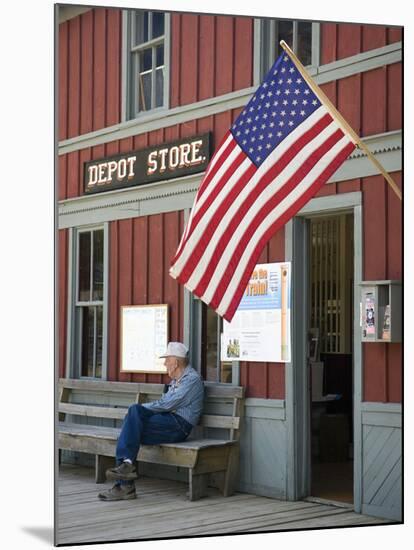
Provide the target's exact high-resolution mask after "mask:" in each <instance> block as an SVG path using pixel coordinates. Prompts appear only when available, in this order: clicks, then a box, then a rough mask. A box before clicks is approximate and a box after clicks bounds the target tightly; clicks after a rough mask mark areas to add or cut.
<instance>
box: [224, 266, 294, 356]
mask: <svg viewBox="0 0 414 550" xmlns="http://www.w3.org/2000/svg"><path fill="white" fill-rule="evenodd" d="M290 273H291V264H290V262H283V263H271V264H257V265H256V267H255V269H254V271H253V273H252V276H251V278H250V281H249V284H248V285H247V287H246V291H245V293H244V296H243V298H242V300H241V302H240V304H239V307H238V309H237V311H236V313H235V315H234V317H233V319H232V321H231V323H228V322H227V321H226V320H224V321H223V333H222V335H221V338H222V341H221V360H222V361H232V360H233V361H266V362H277V363H280V362H289V361H290V355H291V345H290Z"/></svg>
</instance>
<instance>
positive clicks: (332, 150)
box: [170, 53, 355, 322]
mask: <svg viewBox="0 0 414 550" xmlns="http://www.w3.org/2000/svg"><path fill="white" fill-rule="evenodd" d="M354 148H355V143H354V141H353V140H352V139H351V137H350V136H349V135H348V134H345V132H344V131H343V130H342V128H341V127H340V125H339V124H338V123H337V122H336V121H335V120H334V118H333V117H332V116H331V114H330V113H329V111H328V109H327V108H326V107H325V106H324V105H323V104H322V103H321V101H320V100H319V99H318V97H317V96H316V95H315V93H314V92H313V91H312V90H311V89H310V87H309V86H308V84H307V82H306V80H305V79H304V77H303V76H302V75H301V73H300V71H299V70H298V69H297V67H296V65H295V64H294V62H293V61H292V60H291V58H290V56H289V55H288V54H287V53H283V54H282V55H281V56H280V57H279V58H278V59H277V60H276V62H275V64H274V65H273V67H272V68H271V69H270V71H269V73H268V74H267V76H266V78H265V79H264V81H263V83H262V84H261V85H260V86H259V88H258V89H257V91H256V93H255V94H254V96H253V97H252V99H251V100H250V101H249V103H248V104H247V106H246V107H245V108H244V110H243V111H242V113H241V114H240V115H239V116H238V117H237V119H236V120H235V122H234V124H233V125H232V127H231V128H230V130H229V131H228V132H227V133H226V135H225V136H224V139H223V141H222V143H221V145H220V146H219V147H218V149H217V151H216V152H215V154H214V156H213V158H212V160H211V161H210V163H209V165H208V167H207V170H206V174H205V176H204V179H203V181H202V182H201V184H200V187H199V189H198V192H197V195H196V198H195V201H194V205H193V208H192V210H191V214H190V217H189V220H188V222H187V224H186V227H185V229H184V232H183V235H182V238H181V242H180V244H179V246H178V249H177V252H176V254H175V257H174V259H173V260H172V263H171V268H170V275H171V276H172V277H173V278H175V279H177V280H178V281H179V282H180V283H182V284H183V285H184V286H185V287H186V288H188V289H189V290H190V291H191V292H193V294H195V295H196V296H198V297H199V298H200V299H201V300H202V301H203V302H205V303H206V304H207V305H209V306H210V307H211V308H213V309H214V310H215V311H216V312H217V313H218V314H219V315H220V316H222V317H224V319H226V320H227V321H229V322H230V321H231V319H232V317H233V315H234V313H235V311H236V309H237V306H238V304H239V302H240V300H241V298H242V296H243V293H244V291H245V288H246V285H247V283H248V282H249V279H250V276H251V273H252V271H253V269H254V266H255V265H256V263H257V261H258V259H259V256H260V254H261V252H262V250H263V248H264V247H265V245H266V243H267V242H268V241H269V239H270V238H271V237H272V235H274V234H275V233H276V232H277V231H278V230H279V229H280V228H281V227H282V226H283V225H284V224H285V223H287V222H288V221H289V219H290V218H292V217H293V216H294V215H295V214H296V213H297V212H298V211H299V210H300V209H301V208H302V207H303V206H304V205H305V204H306V203H307V202H308V201H309V200H310V199H311V198H312V197H313V196H314V195H315V193H316V192H317V191H318V190H319V189H320V188H321V187H322V185H323V184H324V183H325V182H326V181H327V180H328V179H329V178H330V176H331V175H332V174H333V173H334V172H335V171H336V170H337V169H338V167H339V166H340V165H341V164H342V163H343V162H344V161H345V160H346V158H347V157H348V156H349V155H350V153H351V152H352V151H353V149H354Z"/></svg>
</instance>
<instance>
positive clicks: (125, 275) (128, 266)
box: [118, 219, 133, 382]
mask: <svg viewBox="0 0 414 550" xmlns="http://www.w3.org/2000/svg"><path fill="white" fill-rule="evenodd" d="M132 223H133V222H132V219H130V220H120V221H119V222H118V227H119V236H118V251H119V254H118V298H119V304H118V315H120V310H121V307H122V306H129V305H131V303H132V249H133V247H132V235H133V232H132ZM118 380H120V381H121V382H129V381H131V374H128V373H124V372H121V371H119V376H118Z"/></svg>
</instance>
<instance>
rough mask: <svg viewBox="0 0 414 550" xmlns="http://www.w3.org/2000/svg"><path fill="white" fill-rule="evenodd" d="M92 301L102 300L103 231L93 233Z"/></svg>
mask: <svg viewBox="0 0 414 550" xmlns="http://www.w3.org/2000/svg"><path fill="white" fill-rule="evenodd" d="M92 299H93V300H103V231H94V232H93V298H92Z"/></svg>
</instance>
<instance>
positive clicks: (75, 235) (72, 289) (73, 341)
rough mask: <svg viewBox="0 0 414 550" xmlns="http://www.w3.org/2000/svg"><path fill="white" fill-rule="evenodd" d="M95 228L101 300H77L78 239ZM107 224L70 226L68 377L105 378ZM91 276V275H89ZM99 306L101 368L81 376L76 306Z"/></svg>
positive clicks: (107, 266) (107, 268) (107, 272)
mask: <svg viewBox="0 0 414 550" xmlns="http://www.w3.org/2000/svg"><path fill="white" fill-rule="evenodd" d="M96 230H102V231H103V299H102V300H99V301H96V300H95V301H90V302H85V301H80V300H79V299H78V297H79V292H78V291H79V238H80V235H81V234H82V233H89V232H92V231H96ZM108 231H109V227H108V223H104V224H99V225H88V226H82V227H77V228H72V229H70V234H69V239H70V244H69V266H70V270H69V277H68V285H69V288H68V302H69V303H68V306H69V307H68V325H67V355H66V376H67V377H70V378H79V379H88V378H92V379H94V380H106V379H107V342H108V303H109V302H108V287H109V285H108V274H109V242H108ZM91 276H92V274H91ZM96 305H98V306H102V367H101V376H100V377H89V376H82V373H81V361H80V354H81V349H80V346H79V338H80V334H81V333H80V330H81V327H80V323H79V314H78V309H79V307H82V306H96Z"/></svg>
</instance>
